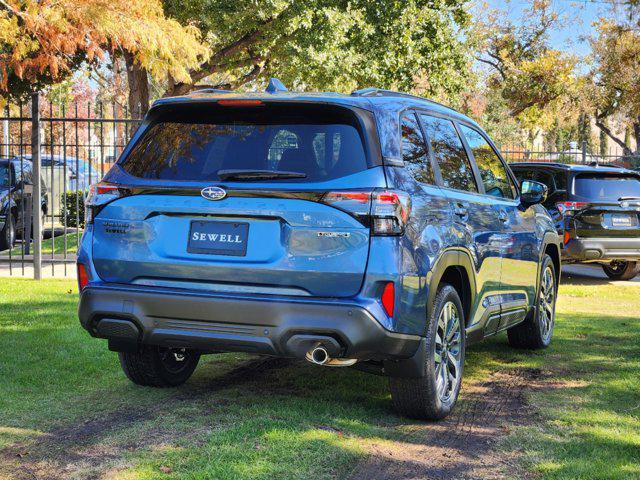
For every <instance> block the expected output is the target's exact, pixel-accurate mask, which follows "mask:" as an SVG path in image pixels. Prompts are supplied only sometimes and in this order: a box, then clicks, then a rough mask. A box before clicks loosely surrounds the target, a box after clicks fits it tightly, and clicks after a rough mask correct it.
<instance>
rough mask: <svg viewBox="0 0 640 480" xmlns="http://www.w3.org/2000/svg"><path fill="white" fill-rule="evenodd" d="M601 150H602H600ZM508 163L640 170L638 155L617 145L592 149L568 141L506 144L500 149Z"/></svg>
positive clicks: (585, 145)
mask: <svg viewBox="0 0 640 480" xmlns="http://www.w3.org/2000/svg"><path fill="white" fill-rule="evenodd" d="M601 150H603V151H601ZM500 151H501V153H502V155H503V156H504V158H505V159H506V160H507V161H508V162H509V163H518V162H548V163H570V164H582V165H590V164H597V165H615V166H619V167H624V168H629V169H633V170H639V171H640V155H638V154H629V153H625V152H624V151H623V150H622V148H620V147H619V146H617V145H616V146H615V147H613V146H609V147H607V148H603V149H600V148H598V149H594V148H592V147H590V146H589V144H588V143H587V142H568V143H567V144H566V145H564V146H561V147H559V148H553V149H550V148H544V147H537V148H527V147H525V146H522V145H518V144H506V145H503V146H502V148H501V149H500Z"/></svg>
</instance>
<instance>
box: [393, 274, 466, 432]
mask: <svg viewBox="0 0 640 480" xmlns="http://www.w3.org/2000/svg"><path fill="white" fill-rule="evenodd" d="M451 306H453V308H455V313H456V315H457V320H458V327H457V328H455V329H452V331H453V333H454V334H456V335H457V343H456V346H455V347H454V346H453V345H454V342H453V341H451V342H450V343H449V342H446V343H449V344H448V345H444V346H442V345H443V344H442V341H441V340H442V338H443V335H442V333H440V332H442V328H441V324H440V325H439V323H440V320H441V314H443V310H444V309H445V307H446V308H450V307H451ZM445 316H446V315H445ZM445 323H446V321H445ZM464 326H465V318H464V310H463V309H462V302H461V301H460V296H459V295H458V292H457V291H456V289H455V288H453V287H452V286H451V285H448V284H442V285H441V286H440V288H439V289H438V293H437V295H436V298H435V301H434V305H433V308H432V311H431V315H430V318H429V325H428V330H427V338H426V344H427V352H426V353H427V354H426V362H425V365H424V366H423V368H424V371H423V375H422V377H420V378H395V377H391V378H390V379H389V388H390V390H391V398H392V400H393V406H394V408H395V409H396V411H398V412H399V413H400V414H402V415H405V416H407V417H410V418H416V419H422V420H440V419H442V418H444V417H446V416H447V415H449V413H450V412H451V410H452V409H453V407H454V405H455V404H456V401H457V399H458V394H459V393H460V386H461V385H462V374H463V372H464V354H465V334H464V331H465V329H464ZM446 337H447V336H446V335H444V338H446ZM438 342H440V344H439V345H438V344H437V343H438ZM456 348H457V350H456ZM443 351H444V352H446V351H450V352H454V353H453V355H454V357H455V356H456V355H455V352H456V351H457V352H458V354H459V365H458V368H457V371H456V369H455V368H451V367H452V366H453V364H451V365H450V364H447V365H442V363H440V366H438V364H437V361H436V352H440V353H442V352H443ZM444 357H446V358H447V359H448V358H449V356H448V355H447V354H446V353H445V354H444V355H440V358H444ZM443 369H446V370H443ZM452 371H456V376H455V380H454V381H453V382H451V380H450V377H447V382H451V383H446V384H445V385H444V386H443V384H442V380H443V376H441V375H440V372H442V373H444V374H447V373H448V374H450V373H451V372H452ZM452 376H453V375H452ZM438 380H440V382H439V381H438Z"/></svg>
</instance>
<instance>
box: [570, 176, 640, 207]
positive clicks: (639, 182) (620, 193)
mask: <svg viewBox="0 0 640 480" xmlns="http://www.w3.org/2000/svg"><path fill="white" fill-rule="evenodd" d="M574 193H575V195H576V196H577V197H581V198H583V199H585V200H589V201H605V202H617V201H618V200H619V199H620V198H622V197H637V198H640V179H638V177H634V176H630V175H578V176H577V177H576V179H575V182H574Z"/></svg>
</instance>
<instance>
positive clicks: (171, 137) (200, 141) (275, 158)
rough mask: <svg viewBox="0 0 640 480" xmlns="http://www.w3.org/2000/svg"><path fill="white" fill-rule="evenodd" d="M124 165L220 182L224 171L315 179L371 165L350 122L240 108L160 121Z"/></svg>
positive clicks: (167, 176) (145, 173)
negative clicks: (242, 111) (244, 112)
mask: <svg viewBox="0 0 640 480" xmlns="http://www.w3.org/2000/svg"><path fill="white" fill-rule="evenodd" d="M212 117H213V115H212ZM120 165H121V167H122V168H123V169H124V170H125V171H126V172H127V173H129V174H131V175H133V176H136V177H140V178H148V179H162V180H183V181H212V180H213V181H216V180H220V177H219V176H218V172H219V171H221V170H248V171H252V170H269V171H284V172H296V173H300V174H304V175H305V177H304V178H288V179H284V181H286V182H313V181H325V180H332V179H335V178H339V177H343V176H346V175H350V174H353V173H356V172H360V171H362V170H365V169H366V168H368V165H367V157H366V153H365V148H364V146H363V142H362V139H361V135H360V132H359V130H358V128H357V127H356V126H355V125H353V124H350V123H349V122H348V121H346V120H343V119H336V118H335V116H333V117H331V116H330V117H325V118H323V117H322V116H319V115H314V116H310V115H308V116H301V117H294V116H292V115H291V114H289V115H281V116H280V118H278V115H269V116H267V115H260V114H253V115H247V116H246V117H243V116H242V115H241V114H238V113H237V112H234V113H232V114H228V115H226V116H224V115H220V114H219V113H217V114H216V115H215V117H214V118H211V119H207V121H192V120H191V119H187V120H184V119H182V118H177V119H174V118H171V119H164V121H158V122H156V123H154V124H152V125H151V126H150V127H149V128H148V129H147V130H146V131H145V133H144V134H143V136H142V138H140V140H139V141H138V142H137V143H136V145H135V146H134V148H133V149H132V150H131V152H130V153H129V155H128V156H127V157H126V158H125V159H124V160H123V161H122V162H121V164H120ZM281 181H282V180H281Z"/></svg>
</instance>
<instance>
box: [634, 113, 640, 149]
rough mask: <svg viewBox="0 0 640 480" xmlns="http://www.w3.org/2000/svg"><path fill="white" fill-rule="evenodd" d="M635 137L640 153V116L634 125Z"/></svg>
mask: <svg viewBox="0 0 640 480" xmlns="http://www.w3.org/2000/svg"><path fill="white" fill-rule="evenodd" d="M633 136H634V137H635V139H636V153H640V116H638V118H637V119H636V121H635V123H634V124H633Z"/></svg>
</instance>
